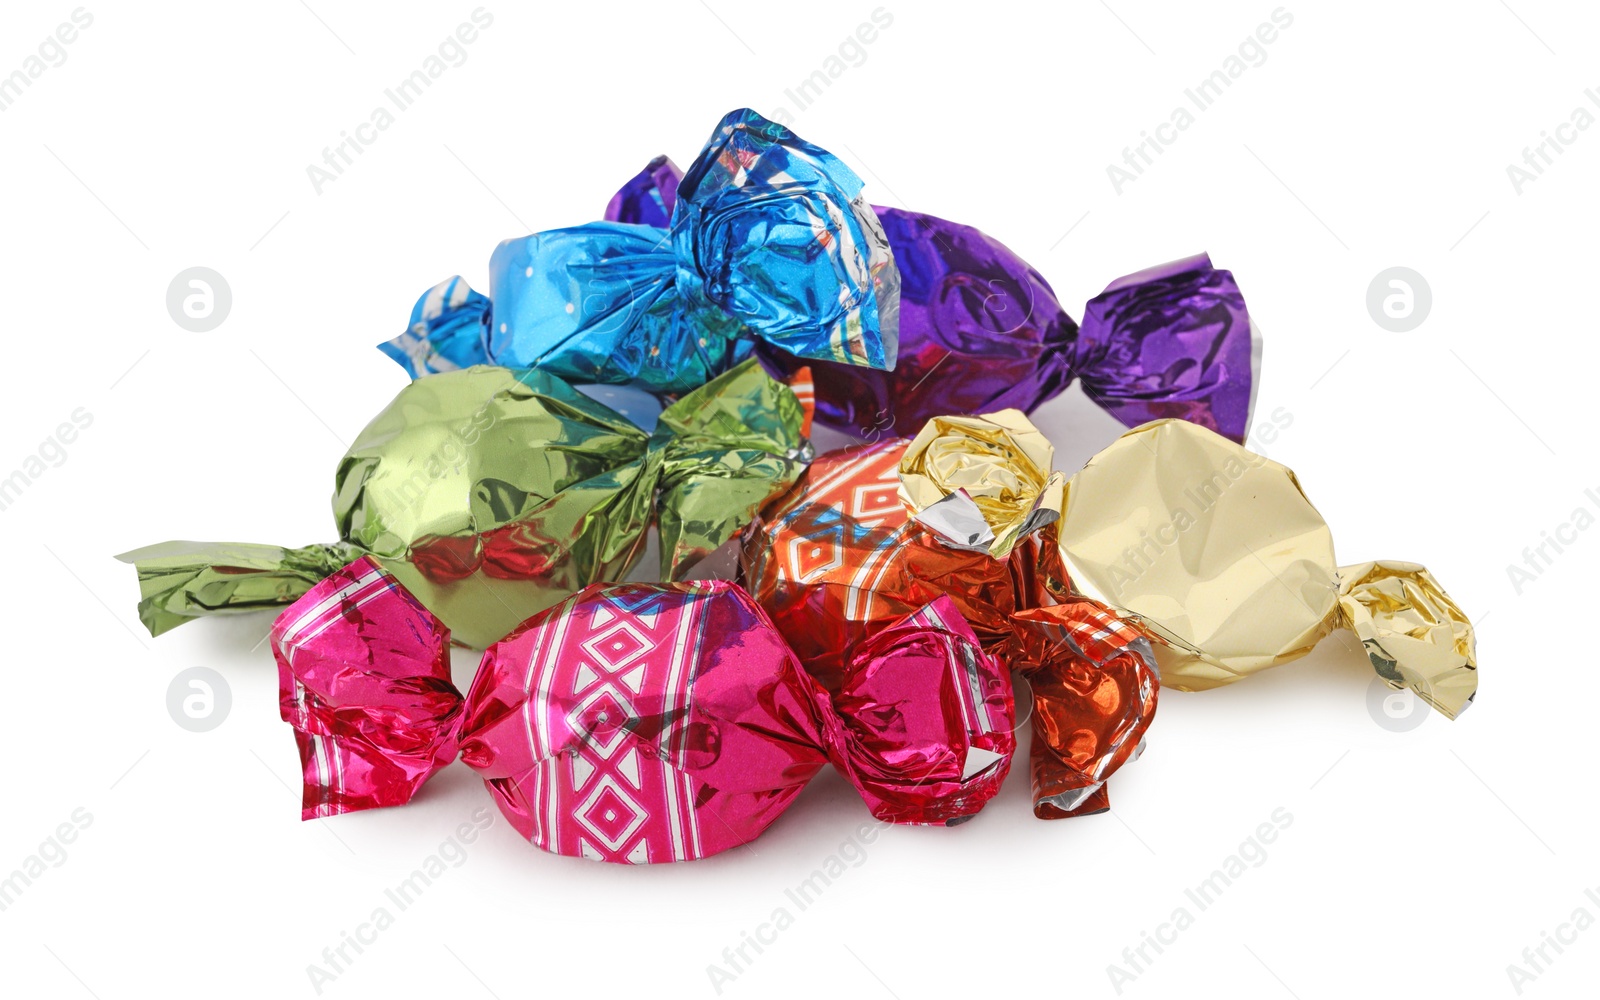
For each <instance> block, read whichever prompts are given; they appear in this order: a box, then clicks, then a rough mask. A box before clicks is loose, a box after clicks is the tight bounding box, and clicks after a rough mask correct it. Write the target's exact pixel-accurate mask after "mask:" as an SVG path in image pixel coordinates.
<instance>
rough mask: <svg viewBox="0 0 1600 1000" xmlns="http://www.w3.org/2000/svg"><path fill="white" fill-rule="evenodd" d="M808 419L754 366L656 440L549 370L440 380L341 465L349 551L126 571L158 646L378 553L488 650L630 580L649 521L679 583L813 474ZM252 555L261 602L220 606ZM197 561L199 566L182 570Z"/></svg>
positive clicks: (390, 409) (379, 425)
mask: <svg viewBox="0 0 1600 1000" xmlns="http://www.w3.org/2000/svg"><path fill="white" fill-rule="evenodd" d="M804 417H805V414H804V412H803V410H802V407H801V404H800V401H799V400H798V399H797V398H796V396H795V394H794V393H793V392H792V391H791V390H790V389H789V387H788V386H786V385H783V384H782V383H780V382H776V381H774V380H773V379H772V378H770V377H769V376H768V375H767V374H766V372H764V371H763V370H762V369H761V368H760V366H759V365H757V364H756V363H755V362H754V361H750V362H746V363H745V364H742V365H740V366H738V367H737V368H734V369H732V370H731V371H729V372H727V373H726V374H724V375H722V376H720V377H719V378H717V379H715V380H713V381H712V382H710V383H707V384H706V385H704V386H702V387H700V388H699V389H696V390H695V391H693V392H691V393H689V394H687V395H685V396H684V397H683V398H681V399H679V400H678V401H677V402H675V403H673V404H672V405H671V406H669V407H667V409H666V410H665V411H663V413H662V414H661V417H660V420H659V422H658V424H657V426H656V429H655V432H654V433H648V432H646V431H644V430H642V429H640V428H639V427H638V426H636V425H634V424H633V423H631V422H630V421H628V420H627V419H626V418H625V417H623V416H622V415H620V414H618V413H617V412H615V411H614V410H612V409H610V408H609V407H606V406H605V405H603V404H601V403H598V402H596V401H595V400H593V399H590V398H589V397H588V396H586V395H584V394H583V393H581V392H578V391H577V390H576V389H574V388H572V387H571V386H570V385H568V384H567V383H566V382H564V381H562V380H561V379H559V378H557V377H555V376H553V375H549V374H547V373H545V372H541V371H538V370H529V371H517V370H511V369H506V368H494V367H486V366H477V367H472V368H467V369H464V370H461V371H453V372H441V373H438V374H435V375H429V376H428V377H426V378H422V379H418V380H417V381H415V382H412V383H411V384H410V385H408V386H406V388H404V389H402V390H401V392H400V394H399V395H398V396H396V397H395V399H394V401H393V402H392V403H390V404H389V405H388V406H387V407H386V408H385V409H384V410H383V412H381V413H379V414H378V416H377V417H376V418H375V419H373V421H372V422H371V423H370V424H368V425H367V427H366V429H365V430H363V431H362V432H361V434H360V436H359V437H358V438H357V439H356V442H355V443H354V444H353V445H352V446H351V448H350V450H349V451H348V452H347V453H346V454H345V456H344V458H343V459H342V460H341V461H340V463H339V469H338V474H337V477H336V485H335V492H334V498H333V511H334V519H335V523H336V524H337V526H338V530H339V533H340V535H341V537H342V538H343V539H344V542H345V543H346V544H344V545H342V546H312V547H310V548H308V549H299V550H284V549H274V548H273V547H271V546H240V545H211V546H206V545H196V544H195V543H168V545H167V546H153V547H151V548H149V549H142V550H139V551H137V552H130V553H127V554H125V555H123V556H119V557H118V558H121V559H123V560H124V561H128V562H133V563H135V564H136V566H138V568H139V575H140V581H141V587H142V588H143V589H142V597H143V600H141V602H140V617H141V619H142V620H144V622H145V624H146V625H147V626H148V627H149V628H150V630H151V633H152V634H157V633H158V632H160V631H165V630H166V629H168V628H171V627H173V626H174V625H176V624H178V623H180V622H181V621H183V620H185V619H186V618H188V617H197V616H199V615H205V614H215V613H224V612H231V611H245V610H255V609H257V608H260V607H265V606H270V605H276V604H280V603H282V604H287V603H289V602H290V601H292V600H294V598H296V597H298V596H299V595H300V594H302V593H304V592H305V590H306V589H308V588H309V587H310V585H311V583H314V582H315V580H309V579H305V580H304V581H303V580H302V578H305V577H309V576H312V575H314V576H316V578H317V579H320V578H321V577H322V576H325V575H327V574H328V573H330V572H332V571H333V570H334V569H336V568H337V567H338V566H339V565H343V564H344V563H345V562H348V561H349V560H350V559H353V558H355V557H356V556H357V555H360V554H363V553H366V554H370V555H372V556H373V557H374V558H376V559H377V560H378V561H379V562H380V563H382V564H383V566H384V568H385V569H387V570H389V571H390V572H391V573H393V574H394V575H395V577H396V578H398V579H399V580H400V582H401V583H402V584H404V585H405V586H406V588H407V589H409V590H410V591H411V592H412V593H413V594H414V595H416V597H417V598H418V599H419V600H420V601H422V602H423V603H424V604H425V605H427V607H428V609H429V610H430V611H432V612H433V613H434V614H435V615H437V616H438V617H439V618H440V620H442V621H443V622H444V624H445V625H446V626H448V627H449V629H450V631H451V633H452V634H453V635H454V636H455V638H456V639H457V640H459V641H461V642H464V643H467V644H469V645H473V646H486V645H488V644H489V643H492V642H494V641H495V640H497V639H499V638H501V637H502V636H504V635H505V634H506V633H507V632H509V631H510V630H511V629H512V628H514V627H515V626H517V625H519V624H521V623H522V622H523V621H524V620H525V619H527V618H528V617H529V616H531V615H533V614H535V613H537V612H539V611H542V610H544V609H545V608H547V607H550V606H551V605H553V604H556V603H557V602H559V601H561V600H562V599H564V598H566V597H567V596H569V595H570V594H572V593H574V592H575V591H577V590H580V589H581V588H583V587H585V586H587V585H588V584H590V583H595V582H598V581H604V580H619V579H621V578H623V577H624V576H626V575H627V574H628V572H629V571H630V570H632V569H633V567H634V565H635V564H636V563H637V562H638V560H639V558H640V556H641V555H642V553H643V551H644V545H645V536H646V532H647V529H648V528H649V527H650V525H651V524H652V523H656V524H658V525H659V529H660V536H661V566H660V574H661V577H662V578H664V579H682V578H683V577H684V576H685V575H687V573H688V571H689V570H690V569H691V568H692V567H693V566H694V564H695V563H696V562H698V561H699V560H700V559H701V558H702V557H704V556H705V555H707V554H708V553H710V552H711V551H712V550H713V549H715V548H717V547H718V546H719V545H721V544H722V543H723V542H726V541H727V540H728V539H730V538H732V537H733V536H734V535H735V534H736V533H737V532H738V531H739V529H740V528H741V527H743V526H744V525H745V524H746V523H747V522H748V521H749V520H750V518H751V516H752V514H753V513H754V512H755V510H756V509H757V508H759V507H760V505H761V504H762V503H764V502H765V501H766V500H767V499H768V498H769V497H771V496H772V495H774V494H776V493H778V492H780V491H782V490H784V489H787V488H788V486H789V485H790V484H791V483H793V482H794V480H795V478H796V477H798V476H799V474H800V473H801V471H803V470H804V468H805V466H806V464H807V463H808V462H809V461H810V458H811V446H810V444H809V443H808V442H807V441H806V439H805V437H804V434H803V432H802V427H803V424H804ZM171 546H183V547H184V548H183V549H181V550H180V549H172V548H170V547H171ZM241 551H248V552H250V553H251V554H252V555H253V557H254V560H255V561H254V562H252V563H251V564H250V565H249V569H248V572H254V573H256V574H258V575H259V576H260V578H261V583H260V585H258V586H256V587H255V588H253V589H252V591H251V593H252V595H253V596H255V597H256V598H257V599H256V600H255V602H254V603H252V604H248V605H246V604H245V603H244V602H238V601H219V600H218V599H217V595H216V593H214V584H213V583H212V581H213V580H214V579H215V578H225V577H227V576H228V575H229V574H230V573H233V572H234V571H235V567H233V566H232V565H231V563H232V562H234V561H236V560H234V558H233V555H232V554H233V553H236V552H241ZM313 551H316V552H317V553H325V554H326V556H327V558H326V559H325V560H324V561H322V562H317V561H316V560H315V559H314V558H312V557H311V556H309V555H307V553H311V552H313ZM335 552H337V553H338V554H337V555H336V554H335ZM185 553H187V554H188V560H189V561H188V564H187V566H178V565H175V563H174V561H175V560H181V559H183V558H184V554H185ZM274 553H279V554H281V558H279V560H278V561H277V562H276V563H274V562H273V554H274ZM219 555H220V556H223V557H224V558H220V559H219V558H216V557H217V556H219ZM291 563H294V564H295V565H294V568H292V569H291ZM302 564H304V565H302ZM312 564H314V565H312ZM147 578H148V579H147ZM302 582H303V585H301V583H302ZM273 586H276V587H277V589H276V590H273V589H272V587H273ZM163 587H164V589H163ZM208 588H211V589H208Z"/></svg>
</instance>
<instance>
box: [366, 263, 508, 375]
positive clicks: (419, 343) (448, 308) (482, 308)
mask: <svg viewBox="0 0 1600 1000" xmlns="http://www.w3.org/2000/svg"><path fill="white" fill-rule="evenodd" d="M488 327H489V299H488V297H487V296H484V295H481V294H479V293H478V292H475V291H473V290H472V286H470V285H468V284H467V282H466V279H465V278H463V277H461V276H460V275H459V274H458V275H456V276H455V277H453V278H446V279H445V280H444V281H441V282H439V283H438V284H437V285H434V286H433V287H432V288H430V289H428V290H427V291H426V292H423V293H422V297H421V298H419V299H417V304H416V305H414V306H412V307H411V320H410V322H409V323H407V324H406V332H405V333H402V334H401V335H400V336H398V337H396V338H394V339H393V340H390V341H388V342H386V343H382V344H379V345H378V350H380V351H382V352H383V353H384V354H387V355H388V356H389V357H390V358H392V359H393V360H394V362H395V363H396V364H398V365H399V366H400V367H401V368H404V369H405V370H406V374H407V375H410V376H411V377H412V378H421V377H422V376H424V375H431V374H433V373H434V372H453V371H455V370H456V369H458V368H468V367H471V366H472V365H485V364H488V363H489V345H488Z"/></svg>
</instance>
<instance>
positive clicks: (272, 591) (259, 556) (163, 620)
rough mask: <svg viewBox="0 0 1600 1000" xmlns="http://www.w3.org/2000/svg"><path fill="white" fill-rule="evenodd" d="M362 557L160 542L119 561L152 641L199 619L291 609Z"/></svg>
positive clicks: (343, 550)
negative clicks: (126, 567) (135, 582)
mask: <svg viewBox="0 0 1600 1000" xmlns="http://www.w3.org/2000/svg"><path fill="white" fill-rule="evenodd" d="M360 555H361V550H360V549H357V548H356V547H355V546H353V545H346V544H345V543H343V542H335V543H333V544H331V545H307V546H305V547H304V548H299V549H286V548H282V547H281V546H277V545H254V544H251V543H248V542H161V543H160V544H158V545H147V546H145V547H144V548H142V549H135V550H133V551H132V552H124V553H123V554H122V555H120V556H118V557H117V558H118V559H121V560H122V561H123V562H131V563H133V564H134V565H135V566H136V567H137V568H138V570H139V620H140V621H142V622H144V627H145V628H147V629H149V630H150V634H151V635H152V636H157V635H160V634H161V633H163V632H166V631H168V630H169V629H174V628H177V627H178V626H179V625H182V624H183V623H184V622H186V621H189V620H191V619H194V618H199V617H201V616H202V615H221V614H243V613H245V612H248V611H262V610H265V609H270V608H277V607H281V606H283V605H285V604H293V603H294V602H295V601H296V600H297V599H299V597H300V596H301V595H302V594H304V593H305V592H306V591H308V590H310V589H311V588H312V587H314V586H316V585H317V582H318V581H320V580H321V579H322V578H323V577H325V576H328V575H329V574H331V573H333V572H334V571H335V570H337V569H339V567H341V566H344V565H345V564H347V563H349V562H350V561H351V560H353V559H356V558H357V557H359V556H360Z"/></svg>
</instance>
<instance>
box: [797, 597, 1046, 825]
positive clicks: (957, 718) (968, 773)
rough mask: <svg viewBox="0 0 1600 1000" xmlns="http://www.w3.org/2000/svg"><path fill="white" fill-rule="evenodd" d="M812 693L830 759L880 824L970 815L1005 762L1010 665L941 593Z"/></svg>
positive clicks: (1001, 776) (1013, 743)
mask: <svg viewBox="0 0 1600 1000" xmlns="http://www.w3.org/2000/svg"><path fill="white" fill-rule="evenodd" d="M819 697H821V698H823V699H824V700H825V702H826V703H827V704H829V706H830V708H831V711H829V712H827V713H825V718H826V719H827V722H828V725H827V731H828V733H829V736H830V739H829V744H830V746H829V749H830V757H831V758H832V759H833V762H834V765H835V766H836V767H837V768H838V769H839V771H840V772H841V773H842V774H844V775H845V777H847V778H848V779H849V780H850V782H851V784H853V785H855V786H856V790H857V791H858V792H860V793H861V797H862V798H863V799H865V800H866V802H867V806H868V808H870V809H871V810H872V815H873V816H874V817H876V818H877V819H879V820H883V821H884V822H889V823H918V824H944V825H953V824H956V823H960V822H962V821H964V820H967V819H970V818H971V817H972V816H973V815H975V814H976V813H977V812H978V811H979V810H980V809H982V808H983V806H984V804H985V803H987V802H988V801H989V800H990V799H992V798H994V796H995V795H996V794H997V793H998V792H999V791H1000V786H1001V784H1002V783H1003V782H1004V781H1005V777H1006V774H1007V773H1008V772H1009V771H1010V769H1011V759H1012V756H1013V754H1014V753H1015V752H1016V748H1017V738H1016V733H1015V717H1016V710H1015V707H1014V704H1013V700H1012V692H1011V672H1010V670H1009V669H1008V668H1007V667H1006V666H1005V665H1004V664H1002V663H1001V662H1000V661H999V660H997V659H995V658H994V657H992V656H990V655H989V654H988V653H985V652H984V651H983V648H982V646H980V645H979V644H978V637H977V634H976V633H974V632H973V630H972V627H971V626H970V625H968V624H967V621H966V619H964V618H963V617H962V616H961V612H960V611H959V610H958V609H957V608H956V605H955V602H954V601H952V600H951V599H950V598H948V597H941V598H939V599H937V600H935V601H934V602H932V603H931V604H928V605H927V606H925V607H923V608H921V609H920V610H918V611H915V612H913V613H912V614H909V615H906V616H905V617H904V618H901V619H899V620H898V621H896V622H894V623H892V624H890V625H888V626H887V627H886V628H884V629H883V630H882V631H880V632H878V633H876V634H874V635H873V636H872V637H871V638H870V639H868V640H867V641H866V642H864V643H862V644H861V645H860V646H858V647H857V648H856V649H855V650H853V651H852V652H851V655H850V662H849V666H848V669H847V672H846V676H845V679H844V683H843V685H842V687H841V688H840V690H839V691H838V692H837V693H835V694H833V695H832V696H831V699H830V698H829V696H828V695H826V694H823V693H821V692H820V690H819Z"/></svg>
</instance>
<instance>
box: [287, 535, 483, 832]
mask: <svg viewBox="0 0 1600 1000" xmlns="http://www.w3.org/2000/svg"><path fill="white" fill-rule="evenodd" d="M449 647H450V632H449V630H448V629H446V628H445V627H444V626H443V625H441V624H440V623H439V621H438V619H436V618H435V617H434V616H433V615H432V614H430V613H429V612H428V610H427V609H426V608H424V607H423V606H422V605H421V604H420V603H418V602H417V600H416V599H415V598H414V597H412V596H411V595H410V594H409V593H408V592H407V591H406V590H405V588H404V587H402V586H400V584H399V583H398V582H397V581H396V580H395V579H394V577H392V576H390V575H389V574H388V573H386V572H385V571H384V570H383V569H381V568H380V567H379V566H378V564H377V563H375V562H373V561H372V560H371V559H369V558H366V557H362V558H360V559H358V560H356V561H355V562H353V563H351V564H350V565H349V566H346V567H345V568H343V569H341V570H339V571H338V572H336V573H334V574H333V575H332V576H330V577H328V578H327V579H326V580H324V581H322V582H321V583H319V584H317V586H315V587H313V588H312V589H311V590H310V591H308V592H307V593H306V594H305V596H303V597H302V598H301V599H300V600H299V601H297V602H295V604H294V605H292V606H291V607H290V608H288V609H287V610H286V611H284V613H283V614H281V615H279V616H278V619H277V621H275V622H273V625H272V655H273V657H274V658H275V659H276V660H277V661H278V695H279V708H280V711H281V713H282V716H283V721H285V722H287V723H289V725H291V726H293V727H294V731H295V742H296V744H298V746H299V748H300V762H301V767H302V771H303V773H304V778H305V794H304V797H303V800H302V807H301V814H300V815H301V818H302V819H315V818H318V817H322V816H334V815H338V814H339V813H346V812H355V811H356V810H360V809H373V808H377V807H380V806H397V805H404V804H405V803H407V802H410V801H411V799H412V797H413V796H414V795H416V793H417V791H418V790H419V789H420V788H421V787H422V785H423V783H424V782H426V781H427V780H428V779H429V778H430V777H432V776H433V774H434V773H435V772H436V771H438V770H439V769H440V768H442V767H444V766H445V765H447V764H449V763H450V762H451V761H453V760H454V759H455V757H456V750H457V733H456V729H457V726H458V724H459V722H460V719H461V711H462V698H461V693H460V692H459V691H457V690H456V688H455V686H454V685H453V684H452V683H451V681H450V655H449Z"/></svg>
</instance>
